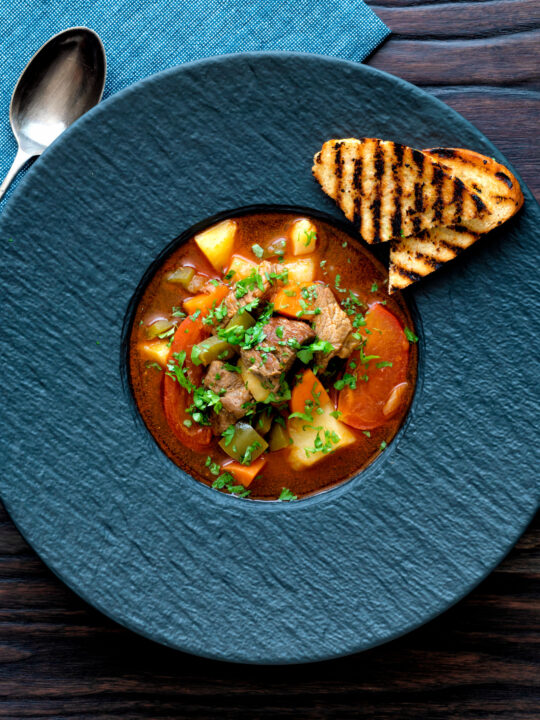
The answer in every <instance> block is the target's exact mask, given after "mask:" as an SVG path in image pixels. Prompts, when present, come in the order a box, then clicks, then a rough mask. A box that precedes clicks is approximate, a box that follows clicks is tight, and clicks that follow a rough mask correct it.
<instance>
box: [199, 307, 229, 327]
mask: <svg viewBox="0 0 540 720" xmlns="http://www.w3.org/2000/svg"><path fill="white" fill-rule="evenodd" d="M227 313H228V310H227V306H226V305H225V302H222V303H221V304H220V305H218V307H215V301H214V307H212V309H211V310H210V312H209V313H208V315H207V316H206V317H204V318H203V325H215V323H216V322H221V321H222V320H224V319H225V318H226V317H227Z"/></svg>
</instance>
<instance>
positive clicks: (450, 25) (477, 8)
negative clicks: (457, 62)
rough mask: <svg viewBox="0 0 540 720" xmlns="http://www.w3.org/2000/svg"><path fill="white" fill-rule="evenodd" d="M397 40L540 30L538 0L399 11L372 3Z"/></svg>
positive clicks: (390, 5) (392, 5)
mask: <svg viewBox="0 0 540 720" xmlns="http://www.w3.org/2000/svg"><path fill="white" fill-rule="evenodd" d="M369 5H370V7H371V8H372V9H373V10H374V11H375V12H376V13H377V15H378V16H379V17H380V18H381V20H382V21H383V22H384V23H386V25H388V27H389V28H391V30H392V33H393V38H395V39H402V38H408V39H420V40H429V39H435V38H445V39H452V38H464V37H471V38H472V37H474V38H479V37H490V36H500V35H502V34H508V33H516V32H524V31H529V30H535V29H538V28H539V27H540V3H539V2H538V0H521V1H520V2H516V1H515V0H492V1H491V2H489V3H487V2H478V0H475V2H462V3H460V4H459V6H458V7H456V3H444V4H442V3H441V4H439V3H438V4H434V5H425V4H423V5H411V6H409V7H399V6H398V5H397V3H395V2H393V3H388V4H387V5H385V4H382V5H378V4H376V3H369Z"/></svg>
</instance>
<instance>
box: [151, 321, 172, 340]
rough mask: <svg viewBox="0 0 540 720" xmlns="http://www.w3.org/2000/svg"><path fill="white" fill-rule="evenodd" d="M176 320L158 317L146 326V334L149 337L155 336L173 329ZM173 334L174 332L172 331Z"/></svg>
mask: <svg viewBox="0 0 540 720" xmlns="http://www.w3.org/2000/svg"><path fill="white" fill-rule="evenodd" d="M174 325H175V323H174V320H167V319H166V318H158V319H157V320H154V322H153V323H151V324H150V325H148V326H147V327H146V336H147V337H148V338H155V337H157V336H158V335H161V334H162V333H164V332H167V330H171V329H172V328H173V327H174ZM170 334H171V335H172V333H170Z"/></svg>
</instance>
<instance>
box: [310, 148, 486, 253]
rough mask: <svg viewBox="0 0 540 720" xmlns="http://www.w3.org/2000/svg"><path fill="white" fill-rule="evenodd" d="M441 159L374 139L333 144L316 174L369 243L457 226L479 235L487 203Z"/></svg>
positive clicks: (318, 159) (316, 162)
mask: <svg viewBox="0 0 540 720" xmlns="http://www.w3.org/2000/svg"><path fill="white" fill-rule="evenodd" d="M437 160H438V159H437V158H436V157H435V156H431V155H430V154H429V153H424V152H422V151H420V150H414V149H413V148H410V147H408V146H405V145H400V144H398V143H394V142H390V141H384V140H378V139H375V138H362V139H360V140H357V139H355V138H347V139H343V140H329V141H328V142H326V143H324V145H323V146H322V148H321V150H320V152H319V153H317V155H316V156H315V159H314V165H313V175H314V176H315V178H316V179H317V181H318V182H319V183H320V184H321V186H322V188H323V190H324V191H325V192H326V194H327V195H329V196H330V197H332V198H333V199H334V200H335V201H336V202H337V204H338V205H339V207H340V208H341V209H342V210H343V212H344V213H345V216H346V217H347V218H348V219H349V220H350V221H351V222H354V224H355V225H356V227H357V228H358V229H359V232H360V233H361V235H362V237H363V238H364V240H365V241H366V242H368V243H378V242H386V241H389V240H397V239H399V238H400V237H408V236H410V235H413V234H418V233H420V232H421V231H423V230H427V229H431V228H433V227H435V226H438V225H441V226H452V225H455V224H456V223H458V222H459V223H460V224H463V225H466V227H467V228H468V229H469V230H471V229H472V230H475V227H476V226H478V225H479V223H481V220H482V218H483V216H484V215H485V214H486V207H485V204H484V203H483V202H482V199H481V198H480V197H478V196H477V195H476V194H475V193H474V192H473V191H472V190H471V189H470V188H469V187H468V186H466V185H464V184H463V183H462V182H461V180H460V179H458V178H456V177H454V176H453V173H452V172H451V169H448V168H445V167H443V166H442V164H439V163H438V161H437ZM476 231H477V232H479V231H480V230H479V229H477V228H476Z"/></svg>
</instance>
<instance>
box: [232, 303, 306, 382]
mask: <svg viewBox="0 0 540 720" xmlns="http://www.w3.org/2000/svg"><path fill="white" fill-rule="evenodd" d="M263 332H264V335H265V339H264V340H262V342H261V343H260V344H259V345H258V346H257V347H255V348H252V349H251V350H242V351H241V353H240V354H241V356H242V364H243V365H244V366H245V367H246V368H249V370H251V371H252V372H253V373H254V375H256V376H257V377H258V378H259V380H261V382H262V384H263V386H264V387H265V388H266V389H267V390H270V391H271V392H277V391H278V390H279V384H280V378H281V376H282V374H283V373H286V372H288V370H290V368H291V365H292V364H293V362H294V358H295V357H296V351H297V350H298V348H299V347H300V345H303V344H304V343H305V342H307V341H308V340H314V339H315V331H314V330H313V328H312V327H311V326H310V325H308V324H307V323H305V322H302V321H301V320H288V319H287V318H283V317H272V318H270V320H268V322H267V323H266V324H265V325H263Z"/></svg>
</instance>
